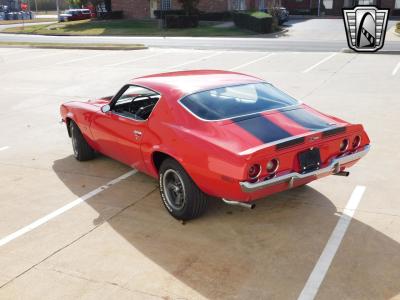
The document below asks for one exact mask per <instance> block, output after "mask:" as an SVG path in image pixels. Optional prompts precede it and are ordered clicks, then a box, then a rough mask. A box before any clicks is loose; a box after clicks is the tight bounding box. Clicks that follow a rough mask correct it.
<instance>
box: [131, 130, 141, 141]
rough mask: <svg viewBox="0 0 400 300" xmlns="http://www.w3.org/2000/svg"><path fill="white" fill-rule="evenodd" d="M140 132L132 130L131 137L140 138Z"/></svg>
mask: <svg viewBox="0 0 400 300" xmlns="http://www.w3.org/2000/svg"><path fill="white" fill-rule="evenodd" d="M142 134H143V133H142V132H141V131H140V130H134V131H133V135H134V136H135V137H136V138H137V139H138V138H140V137H142Z"/></svg>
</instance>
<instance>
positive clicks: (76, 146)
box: [69, 121, 95, 161]
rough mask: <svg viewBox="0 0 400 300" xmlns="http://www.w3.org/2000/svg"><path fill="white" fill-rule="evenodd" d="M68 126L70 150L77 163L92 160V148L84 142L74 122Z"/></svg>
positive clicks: (93, 154) (93, 153) (93, 155)
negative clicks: (72, 151)
mask: <svg viewBox="0 0 400 300" xmlns="http://www.w3.org/2000/svg"><path fill="white" fill-rule="evenodd" d="M69 126H70V132H71V140H72V149H73V150H74V156H75V158H76V159H77V160H79V161H85V160H90V159H93V158H94V157H95V152H94V150H93V149H92V147H90V145H89V144H88V142H86V140H85V138H84V136H83V135H82V132H81V131H80V129H79V127H78V125H76V123H75V122H74V121H71V122H70V124H69Z"/></svg>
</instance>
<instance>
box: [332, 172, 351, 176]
mask: <svg viewBox="0 0 400 300" xmlns="http://www.w3.org/2000/svg"><path fill="white" fill-rule="evenodd" d="M333 175H337V176H344V177H347V176H349V175H350V172H347V171H340V172H337V173H334V174H333Z"/></svg>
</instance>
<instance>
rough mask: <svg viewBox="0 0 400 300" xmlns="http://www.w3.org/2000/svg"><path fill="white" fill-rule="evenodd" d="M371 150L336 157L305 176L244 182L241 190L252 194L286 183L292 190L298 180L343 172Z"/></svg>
mask: <svg viewBox="0 0 400 300" xmlns="http://www.w3.org/2000/svg"><path fill="white" fill-rule="evenodd" d="M369 149H370V146H369V145H367V146H365V147H364V148H363V149H362V150H359V151H357V152H354V153H351V154H347V155H344V156H340V157H336V158H334V159H332V160H331V162H330V163H329V164H328V165H327V166H326V167H324V168H322V169H318V170H315V171H313V172H309V173H305V174H301V173H297V172H293V173H289V174H284V175H281V176H278V177H274V178H271V179H268V180H265V181H261V182H255V183H250V182H247V181H242V182H240V183H239V184H240V188H241V189H242V191H243V192H245V193H252V192H255V191H259V190H262V189H264V188H267V187H270V186H274V185H277V184H281V183H285V182H286V183H288V184H289V188H291V187H292V186H293V184H294V183H295V181H296V180H300V179H307V178H312V177H317V178H318V176H322V175H329V174H335V173H338V172H339V171H340V170H341V167H342V166H343V165H345V164H348V163H350V162H353V161H356V160H358V159H360V158H362V157H363V156H365V155H366V154H367V153H368V151H369Z"/></svg>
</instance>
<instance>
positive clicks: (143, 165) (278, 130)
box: [61, 70, 370, 220]
mask: <svg viewBox="0 0 400 300" xmlns="http://www.w3.org/2000/svg"><path fill="white" fill-rule="evenodd" d="M61 115H62V120H63V121H64V122H65V123H66V125H67V129H68V134H69V136H70V137H71V138H72V145H73V150H74V155H75V157H76V159H78V160H80V161H83V160H89V159H92V158H94V157H95V153H96V152H99V153H102V154H104V155H106V156H109V157H112V158H113V159H116V160H118V161H121V162H123V163H125V164H127V165H129V166H131V167H132V168H136V169H138V170H140V171H142V172H144V173H146V174H148V175H150V176H153V177H155V178H158V179H159V183H160V193H161V198H162V200H163V203H164V205H165V207H166V208H167V210H168V211H169V212H170V213H171V215H172V216H174V217H175V218H177V219H181V220H188V219H192V218H195V217H197V216H199V215H200V214H201V213H203V212H204V211H205V209H206V206H207V201H208V199H209V198H210V197H216V198H222V199H223V200H224V201H225V202H227V203H229V204H237V205H242V206H245V207H249V208H252V207H254V204H253V201H254V200H256V199H259V198H262V197H265V196H268V195H271V194H273V193H277V192H280V191H284V190H287V189H290V188H293V187H297V186H301V185H304V184H307V183H308V182H310V181H313V180H315V179H318V178H321V177H323V176H327V175H330V174H335V175H344V176H347V175H348V172H346V171H345V169H347V168H349V167H351V166H352V165H354V164H355V163H356V162H357V161H358V160H359V159H360V158H361V157H363V156H364V155H365V154H366V153H367V152H368V150H369V147H370V146H369V143H370V141H369V138H368V136H367V134H366V132H365V131H364V129H363V127H362V125H359V124H350V123H348V122H346V121H343V120H341V119H339V118H336V117H333V116H329V115H326V114H323V113H321V112H318V111H316V110H315V109H313V108H311V107H309V106H307V105H305V104H303V103H301V102H299V101H298V100H295V99H294V98H292V97H290V96H288V95H287V94H285V93H283V92H282V91H280V90H278V89H277V88H275V87H274V86H273V85H271V84H269V83H267V82H265V81H264V80H262V79H259V78H256V77H252V76H248V75H244V74H240V73H233V72H226V71H212V70H201V71H184V72H173V73H165V74H157V75H151V76H145V77H140V78H136V79H134V80H132V81H131V82H130V83H129V84H127V85H125V86H124V87H122V89H121V90H120V91H119V92H118V93H117V94H116V95H115V96H113V97H106V98H102V99H98V100H91V101H88V102H68V103H65V104H63V105H62V106H61Z"/></svg>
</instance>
